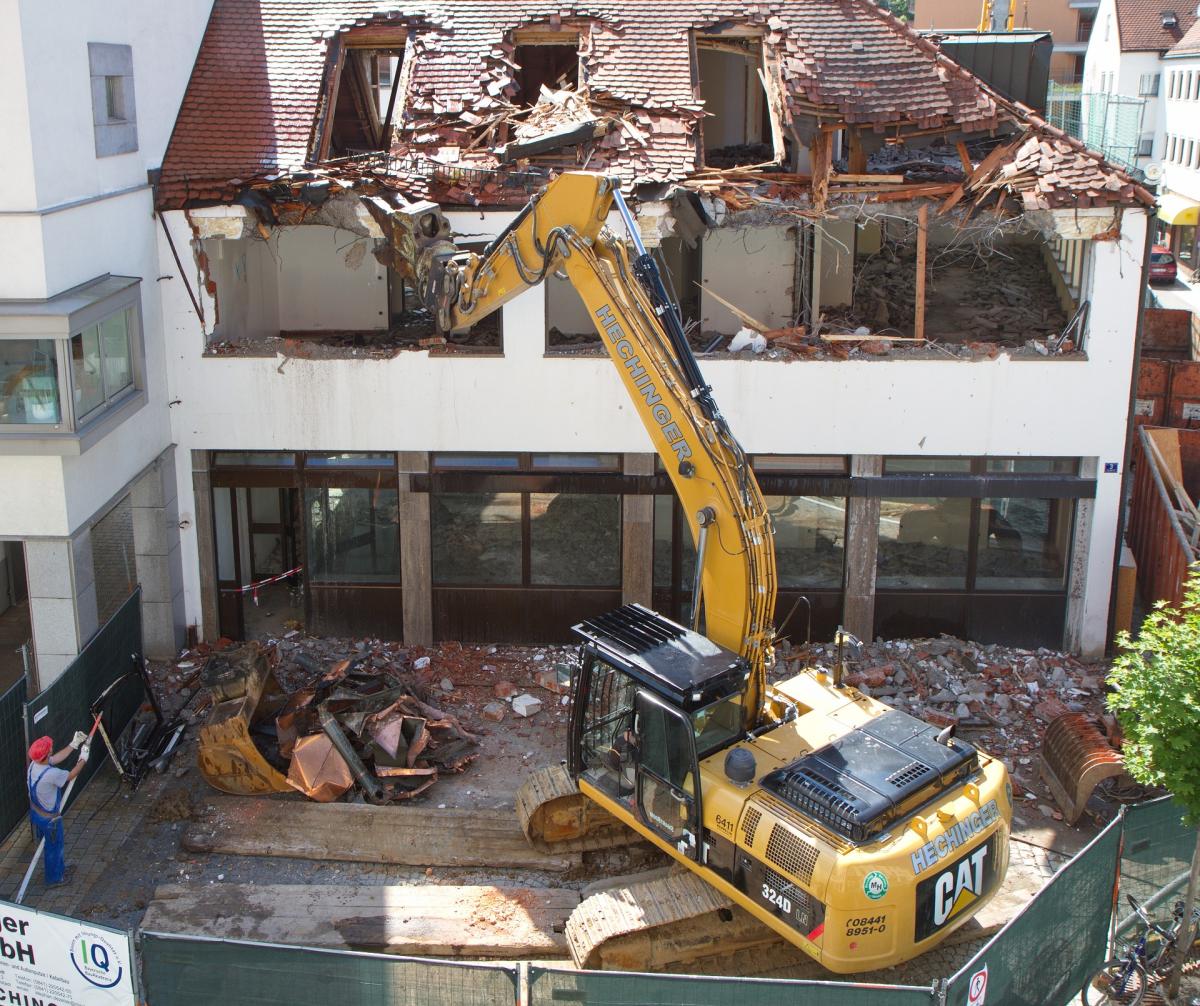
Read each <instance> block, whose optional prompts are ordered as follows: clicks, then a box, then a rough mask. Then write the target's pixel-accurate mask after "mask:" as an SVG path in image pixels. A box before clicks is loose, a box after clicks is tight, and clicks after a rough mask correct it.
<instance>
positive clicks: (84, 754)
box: [79, 744, 92, 761]
mask: <svg viewBox="0 0 1200 1006" xmlns="http://www.w3.org/2000/svg"><path fill="white" fill-rule="evenodd" d="M91 753H92V746H91V745H90V744H84V745H83V747H81V748H80V749H79V760H80V761H87V760H88V755H90V754H91Z"/></svg>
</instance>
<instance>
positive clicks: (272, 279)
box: [204, 238, 279, 339]
mask: <svg viewBox="0 0 1200 1006" xmlns="http://www.w3.org/2000/svg"><path fill="white" fill-rule="evenodd" d="M204 251H205V253H206V254H207V255H208V263H209V269H210V270H211V273H212V277H213V279H214V280H215V281H216V284H217V298H218V301H217V302H218V307H219V309H220V310H219V314H220V320H219V322H218V324H217V326H216V328H215V329H214V332H213V336H214V338H216V339H261V338H263V337H265V336H268V335H278V334H279V278H278V272H279V270H278V266H277V265H276V263H275V259H274V257H273V256H272V254H271V250H270V248H269V247H268V246H267V243H266V242H265V241H256V240H252V239H249V238H243V239H240V240H229V239H227V238H210V239H208V240H206V241H205V242H204Z"/></svg>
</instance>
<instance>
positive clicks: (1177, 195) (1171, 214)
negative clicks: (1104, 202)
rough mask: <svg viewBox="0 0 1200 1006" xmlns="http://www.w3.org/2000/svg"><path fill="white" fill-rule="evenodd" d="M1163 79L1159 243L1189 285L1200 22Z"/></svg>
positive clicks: (1197, 218)
mask: <svg viewBox="0 0 1200 1006" xmlns="http://www.w3.org/2000/svg"><path fill="white" fill-rule="evenodd" d="M1162 75H1163V85H1162V101H1163V115H1162V129H1161V136H1160V139H1159V142H1158V144H1157V146H1158V151H1157V152H1158V156H1159V158H1160V159H1161V162H1162V169H1161V170H1162V178H1161V180H1160V182H1159V188H1158V191H1159V203H1160V206H1159V210H1158V223H1159V226H1160V228H1161V233H1160V235H1159V240H1160V242H1161V243H1162V244H1165V245H1168V246H1170V248H1171V250H1172V251H1173V252H1174V253H1175V260H1176V262H1177V263H1178V264H1179V266H1180V267H1181V269H1182V270H1183V272H1184V275H1185V277H1186V278H1189V279H1191V278H1194V277H1195V275H1196V268H1197V263H1198V262H1200V257H1198V256H1200V248H1197V239H1196V233H1197V231H1196V228H1197V224H1198V223H1200V21H1198V22H1197V23H1196V24H1194V25H1192V27H1191V28H1190V29H1189V30H1188V33H1187V34H1186V35H1185V36H1184V37H1183V38H1182V39H1180V40H1179V42H1177V43H1176V44H1175V45H1174V46H1173V47H1172V48H1171V50H1170V51H1169V52H1168V53H1167V54H1166V56H1164V57H1163V61H1162Z"/></svg>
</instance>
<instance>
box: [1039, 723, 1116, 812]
mask: <svg viewBox="0 0 1200 1006" xmlns="http://www.w3.org/2000/svg"><path fill="white" fill-rule="evenodd" d="M1040 767H1041V772H1042V778H1043V779H1045V780H1046V785H1047V786H1049V787H1050V792H1051V793H1052V794H1053V795H1054V799H1055V801H1057V803H1058V805H1059V806H1060V807H1061V808H1062V812H1063V817H1064V818H1065V820H1066V822H1067V824H1074V823H1075V822H1076V821H1078V820H1079V818H1080V815H1082V814H1083V808H1084V807H1085V806H1086V805H1087V802H1088V798H1089V797H1090V796H1091V795H1092V791H1093V790H1095V788H1096V786H1097V785H1098V784H1099V783H1100V781H1101V780H1102V779H1108V778H1111V777H1112V776H1117V775H1123V774H1124V772H1125V759H1124V758H1122V757H1121V755H1120V752H1118V751H1116V750H1115V749H1114V748H1113V746H1112V745H1111V744H1109V743H1108V738H1107V737H1105V736H1104V734H1103V733H1101V732H1100V730H1099V729H1098V728H1097V727H1096V725H1095V724H1094V723H1093V722H1092V721H1091V719H1090V718H1089V717H1088V716H1087V714H1086V713H1064V714H1063V715H1062V716H1058V717H1056V718H1055V719H1053V720H1051V721H1050V725H1049V726H1048V727H1046V736H1045V738H1044V739H1043V741H1042V758H1041V765H1040Z"/></svg>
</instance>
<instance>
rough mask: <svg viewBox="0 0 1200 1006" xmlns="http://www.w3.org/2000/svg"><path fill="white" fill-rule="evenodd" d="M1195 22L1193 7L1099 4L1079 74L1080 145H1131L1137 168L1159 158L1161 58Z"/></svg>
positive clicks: (1130, 0) (1155, 2) (1156, 1)
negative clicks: (1081, 94) (1081, 100)
mask: <svg viewBox="0 0 1200 1006" xmlns="http://www.w3.org/2000/svg"><path fill="white" fill-rule="evenodd" d="M1195 23H1196V12H1195V5H1192V6H1187V5H1185V4H1179V3H1175V2H1173V0H1100V6H1099V8H1098V9H1097V11H1096V29H1095V31H1094V32H1093V33H1092V38H1091V42H1090V43H1089V45H1088V50H1087V62H1086V67H1085V69H1084V81H1083V91H1084V97H1085V101H1084V104H1083V109H1082V119H1083V133H1082V135H1083V137H1084V139H1085V140H1087V141H1088V142H1090V143H1092V144H1093V145H1097V146H1103V147H1105V148H1106V149H1107V148H1109V147H1114V146H1115V147H1120V148H1122V149H1125V148H1128V149H1133V148H1134V147H1135V146H1136V149H1137V154H1136V164H1137V166H1138V167H1139V168H1142V169H1145V167H1146V166H1147V164H1150V163H1152V162H1154V161H1158V160H1161V159H1162V156H1163V152H1162V142H1161V138H1162V115H1161V111H1160V109H1161V107H1162V101H1163V94H1164V92H1163V88H1162V75H1163V68H1164V67H1163V56H1164V55H1165V54H1166V53H1167V51H1168V50H1170V49H1171V48H1172V47H1173V46H1175V45H1176V44H1178V43H1179V41H1180V40H1181V39H1182V38H1183V36H1184V35H1185V34H1186V33H1187V32H1188V30H1189V29H1191V27H1192V25H1194V24H1195ZM1139 120H1140V121H1139Z"/></svg>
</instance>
